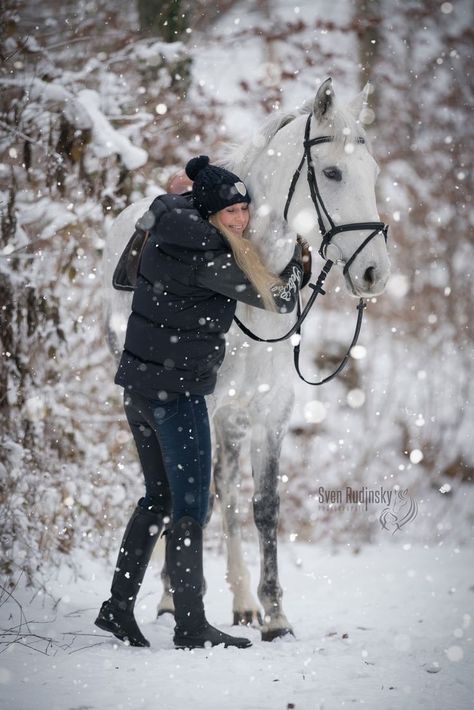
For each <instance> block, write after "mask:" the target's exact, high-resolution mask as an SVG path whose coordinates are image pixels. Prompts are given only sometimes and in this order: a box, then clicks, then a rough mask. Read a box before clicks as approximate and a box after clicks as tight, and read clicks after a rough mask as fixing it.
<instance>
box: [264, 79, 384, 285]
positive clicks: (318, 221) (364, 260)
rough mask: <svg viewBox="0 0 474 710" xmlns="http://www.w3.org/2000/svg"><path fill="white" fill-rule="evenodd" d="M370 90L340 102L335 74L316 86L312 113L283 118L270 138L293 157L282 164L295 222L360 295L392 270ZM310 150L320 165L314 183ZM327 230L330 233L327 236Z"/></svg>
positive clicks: (282, 183) (283, 192)
mask: <svg viewBox="0 0 474 710" xmlns="http://www.w3.org/2000/svg"><path fill="white" fill-rule="evenodd" d="M366 97H367V91H366V90H364V91H363V92H362V93H361V94H360V95H359V96H357V97H356V98H355V99H354V100H353V101H352V102H351V103H350V104H349V105H348V106H345V107H339V106H338V105H337V103H336V100H335V95H334V91H333V88H332V82H331V79H327V80H326V81H325V82H324V83H323V84H322V85H321V86H320V88H319V90H318V92H317V94H316V97H315V99H314V102H313V105H312V107H311V111H310V114H309V116H308V113H306V114H304V115H303V116H299V117H298V118H294V117H292V118H293V120H288V121H286V122H282V125H281V126H280V128H279V129H278V131H277V132H275V134H274V136H273V139H272V140H271V143H270V144H269V145H270V147H271V149H272V153H273V154H278V153H279V155H280V156H283V157H284V158H285V160H284V165H283V164H282V162H283V161H281V162H280V165H279V166H278V172H279V176H278V178H279V179H278V183H279V188H280V189H279V190H278V192H279V193H280V194H279V195H278V197H277V199H278V200H280V205H281V204H282V202H281V201H282V200H283V205H285V200H286V205H287V214H286V219H287V222H288V224H289V227H290V229H292V230H293V231H295V232H297V233H298V234H301V235H302V236H304V237H306V238H307V239H308V240H309V241H310V243H312V244H313V246H315V245H317V246H318V248H320V247H321V244H322V246H323V250H322V251H323V254H324V256H326V257H327V258H329V259H331V260H332V261H334V262H335V263H337V264H339V265H341V266H342V267H343V271H344V275H345V278H346V284H347V288H348V290H349V291H350V293H352V294H353V295H355V296H358V297H360V296H362V297H370V296H375V295H377V294H380V293H381V292H382V291H383V290H384V288H385V284H386V282H387V280H388V277H389V273H390V262H389V258H388V253H387V247H386V239H385V238H384V236H385V235H384V233H383V232H382V231H381V230H382V227H383V226H384V225H382V224H381V223H380V218H379V215H378V212H377V206H376V200H375V182H376V179H377V174H378V167H377V163H376V162H375V160H374V158H373V156H372V155H371V153H370V150H369V148H368V144H367V138H366V136H365V132H364V129H363V126H362V123H361V122H360V120H359V115H360V113H361V110H362V108H363V106H364V103H365V101H366ZM305 127H306V128H305ZM305 130H306V131H307V132H309V135H308V134H307V135H306V140H307V143H306V145H307V149H308V150H309V151H310V153H309V154H308V156H307V159H306V160H305V161H304V162H303V163H302V165H301V173H300V174H299V177H298V178H297V180H296V182H295V183H294V191H293V192H292V196H291V200H290V201H289V203H288V192H289V191H290V193H291V190H290V185H291V184H292V178H293V181H294V176H295V171H296V169H297V167H298V165H300V161H302V159H303V156H304V150H305V142H304V141H305V135H304V131H305ZM318 139H323V140H322V141H321V142H320V141H318ZM324 139H326V140H324ZM308 157H309V158H310V163H311V165H312V167H313V170H314V173H313V174H314V179H313V183H314V185H313V187H312V186H311V184H310V183H311V180H312V178H311V172H312V171H311V170H308ZM308 176H309V177H308ZM269 199H270V200H272V198H271V196H270V195H269ZM280 209H281V207H280ZM370 224H371V225H372V227H370V226H369V225H370ZM365 225H367V226H365ZM377 225H380V227H379V228H378V229H377ZM342 227H344V229H343V230H342V229H341V228H342ZM374 231H375V233H374V234H373V232H374ZM322 233H323V234H324V233H325V234H326V239H322ZM371 234H372V238H370V239H368V237H370V235H371ZM328 235H329V239H328Z"/></svg>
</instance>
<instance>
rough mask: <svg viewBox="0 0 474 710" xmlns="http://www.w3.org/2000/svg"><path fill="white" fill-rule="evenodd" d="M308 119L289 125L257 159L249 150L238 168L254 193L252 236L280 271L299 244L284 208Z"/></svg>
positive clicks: (268, 261)
mask: <svg viewBox="0 0 474 710" xmlns="http://www.w3.org/2000/svg"><path fill="white" fill-rule="evenodd" d="M305 120H306V117H305V116H301V117H298V118H297V119H295V120H294V121H292V123H291V124H289V125H287V126H285V128H284V129H282V130H281V132H278V133H276V134H275V136H273V138H272V139H271V140H270V141H269V142H268V143H267V144H266V145H265V147H264V148H262V149H260V151H259V152H258V153H257V155H256V156H255V158H254V159H253V160H250V159H249V153H248V151H247V152H245V153H244V156H243V159H242V160H241V161H239V162H238V163H236V164H235V168H234V169H235V172H236V173H237V175H239V174H241V175H244V174H245V177H244V179H245V180H246V182H247V184H248V186H249V190H250V194H251V195H252V205H251V213H252V219H251V225H250V226H251V239H252V241H253V242H254V243H255V244H256V245H257V247H258V249H259V251H260V253H261V256H262V259H263V260H264V262H265V264H266V266H267V267H268V268H269V269H270V270H271V271H274V272H276V273H279V272H280V271H282V269H283V268H284V267H285V266H286V264H287V263H288V262H289V260H290V258H291V256H292V254H293V250H294V247H295V240H296V234H295V233H294V232H291V231H290V230H289V228H288V225H287V223H286V222H285V220H284V218H283V211H284V209H285V203H286V199H287V196H288V190H289V187H290V183H291V178H292V176H293V173H294V170H295V169H296V167H297V161H298V160H299V150H300V148H301V151H302V150H303V132H304V123H305ZM283 134H284V135H283ZM269 152H270V154H269ZM239 170H240V173H239Z"/></svg>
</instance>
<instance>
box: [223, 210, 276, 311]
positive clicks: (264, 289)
mask: <svg viewBox="0 0 474 710" xmlns="http://www.w3.org/2000/svg"><path fill="white" fill-rule="evenodd" d="M209 222H210V223H211V224H212V225H214V227H216V229H218V230H219V232H221V234H223V236H224V237H225V239H226V241H227V242H228V243H229V246H230V248H231V249H232V253H233V255H234V258H235V260H236V262H237V264H238V266H239V267H240V268H241V269H242V271H243V272H244V274H245V275H246V276H247V278H248V279H249V281H250V282H251V283H252V285H253V286H254V287H255V289H256V291H257V292H258V293H259V294H260V297H261V299H262V301H263V304H264V306H265V308H266V310H268V311H273V312H276V311H277V307H276V305H275V299H274V298H273V295H272V293H271V288H272V287H274V286H282V285H283V281H282V280H281V278H280V277H279V276H277V275H276V274H273V273H272V272H271V271H269V270H268V269H267V267H266V266H265V264H264V263H263V262H262V259H261V258H260V254H259V253H258V250H257V248H256V246H255V245H254V244H252V242H251V241H250V239H249V238H248V230H245V231H244V233H243V234H242V235H241V236H238V235H237V234H234V233H233V232H232V230H230V229H228V228H227V227H226V226H225V225H224V224H222V221H221V219H220V217H219V214H218V213H216V214H213V215H211V216H210V217H209Z"/></svg>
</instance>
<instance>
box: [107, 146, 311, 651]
mask: <svg viewBox="0 0 474 710" xmlns="http://www.w3.org/2000/svg"><path fill="white" fill-rule="evenodd" d="M186 174H187V175H188V177H189V178H190V179H191V180H193V188H192V193H186V194H185V195H170V194H167V195H162V196H160V197H158V198H156V200H155V201H154V202H153V203H152V205H151V207H150V212H149V213H147V217H151V221H152V222H153V226H152V227H151V228H150V235H149V237H148V240H147V242H146V245H145V247H144V250H143V254H142V257H141V261H140V266H139V271H138V278H137V283H136V287H135V293H134V297H133V303H132V312H131V314H130V317H129V321H128V325H127V332H126V338H125V346H124V351H123V354H122V358H121V361H120V364H119V367H118V370H117V373H116V376H115V383H116V384H118V385H121V386H122V387H123V388H124V407H125V413H126V416H127V420H128V423H129V426H130V429H131V431H132V434H133V437H134V440H135V443H136V446H137V450H138V454H139V457H140V462H141V465H142V468H143V473H144V477H145V492H146V495H145V496H144V497H143V498H141V499H140V500H139V501H138V504H137V506H136V508H135V510H134V512H133V514H132V517H131V519H130V521H129V523H128V525H127V528H126V530H125V534H124V537H123V540H122V544H121V547H120V552H119V556H118V560H117V565H116V569H115V574H114V577H113V581H112V588H111V592H112V596H111V597H110V599H108V600H107V601H105V602H104V603H103V604H102V608H101V610H100V612H99V615H98V617H97V619H96V622H95V623H96V625H97V626H99V628H101V629H104V630H106V631H111V632H112V633H113V634H114V635H115V636H116V637H117V638H119V639H122V640H124V641H126V642H128V643H129V644H130V645H132V646H149V645H150V644H149V642H148V641H147V639H146V638H145V637H144V636H143V635H142V633H141V632H140V629H139V628H138V626H137V623H136V621H135V618H134V615H133V609H134V605H135V600H136V597H137V594H138V591H139V588H140V585H141V583H142V580H143V577H144V574H145V570H146V567H147V565H148V562H149V560H150V557H151V554H152V551H153V548H154V546H155V543H156V541H157V539H158V536H159V534H160V532H161V530H162V528H163V527H164V523H165V522H166V523H169V521H170V517H171V524H170V525H169V526H168V529H167V530H166V564H167V568H168V574H169V576H170V580H171V585H172V590H173V601H174V606H175V622H176V626H175V633H174V643H175V646H176V647H177V648H197V647H204V646H207V645H211V646H214V645H217V644H221V643H223V644H224V645H225V646H237V647H239V648H245V647H247V646H250V645H251V644H250V642H249V641H248V639H245V638H235V637H233V636H230V635H228V634H224V633H222V632H221V631H219V630H218V629H215V628H214V627H212V626H211V625H210V624H209V623H208V622H207V620H206V617H205V614H204V605H203V584H204V578H203V569H202V549H203V548H202V527H203V525H204V523H205V521H206V514H207V511H208V501H209V487H210V479H211V439H210V428H209V419H208V414H207V409H206V402H205V395H207V394H210V393H211V392H213V390H214V387H215V383H216V376H217V371H218V369H219V367H220V365H221V363H222V360H223V358H224V353H225V333H226V332H227V331H228V330H229V328H230V326H231V323H232V319H233V316H234V312H235V308H236V302H237V301H242V302H244V303H247V304H250V305H252V306H258V307H260V308H267V309H270V310H272V311H275V312H289V311H291V310H293V308H294V306H295V304H296V301H297V295H298V289H299V288H300V286H301V282H302V279H303V267H302V255H301V247H300V246H299V244H297V246H296V248H295V251H294V254H293V257H292V259H291V261H290V263H289V264H288V266H287V267H286V268H285V269H284V271H283V272H282V273H281V274H280V276H279V277H277V276H275V274H271V273H269V272H268V270H267V269H266V268H265V266H264V264H263V263H262V261H261V259H260V257H259V255H258V252H257V250H256V249H255V247H254V246H253V244H252V243H251V242H250V241H249V240H248V238H247V235H246V228H247V226H248V223H249V204H250V196H249V194H248V192H247V188H246V187H245V185H244V183H243V182H242V181H241V180H240V179H239V178H238V177H237V175H234V174H233V173H231V172H229V171H227V170H224V169H223V168H220V167H217V166H213V165H210V164H209V158H208V157H207V156H199V157H198V158H193V159H192V160H190V161H189V163H188V164H187V166H186ZM229 247H230V248H229Z"/></svg>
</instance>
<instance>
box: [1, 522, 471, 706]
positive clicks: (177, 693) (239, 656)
mask: <svg viewBox="0 0 474 710" xmlns="http://www.w3.org/2000/svg"><path fill="white" fill-rule="evenodd" d="M472 553H473V550H472V549H469V548H460V549H459V548H447V547H444V546H440V547H432V548H428V547H417V546H413V545H410V543H407V542H406V538H402V536H401V534H400V537H399V538H398V539H397V540H395V539H394V538H393V537H392V539H391V541H390V542H385V541H384V542H383V544H381V545H379V546H372V547H367V548H365V549H363V550H362V551H361V552H359V554H357V555H354V554H353V553H352V552H351V551H349V550H347V549H346V550H341V551H340V552H339V553H337V554H332V553H331V552H329V550H327V549H325V548H323V547H318V546H309V545H304V544H295V543H294V544H286V545H282V547H281V552H280V561H281V562H280V566H281V581H282V584H283V586H284V590H285V591H284V609H285V611H286V613H287V616H288V618H289V619H290V621H291V622H292V624H293V626H294V629H295V634H296V638H294V639H285V640H278V641H275V642H273V643H270V644H269V643H263V642H262V641H260V640H259V633H258V631H257V630H256V629H244V630H241V631H242V633H243V634H245V635H247V636H248V637H249V638H251V639H252V641H253V647H252V648H250V649H248V650H243V651H238V650H234V649H224V648H222V647H218V648H214V649H211V650H204V649H203V650H196V651H193V652H188V651H177V650H175V649H174V648H173V645H172V619H171V618H170V617H162V618H161V619H159V620H157V621H156V620H155V619H154V616H155V608H156V604H157V602H158V600H159V597H160V592H161V584H160V581H159V569H160V554H162V551H161V550H158V553H157V555H156V556H155V558H154V560H153V562H152V566H151V569H150V570H149V573H148V575H147V577H146V579H145V583H144V586H143V592H142V595H141V597H140V601H139V604H138V614H137V616H138V619H139V622H140V624H141V627H142V630H143V631H144V633H145V635H146V636H147V637H148V638H149V639H150V641H151V648H150V649H134V648H127V647H126V646H125V645H123V644H122V643H120V642H117V643H115V640H113V639H112V637H110V636H109V635H107V634H105V633H103V632H101V631H99V630H98V629H95V627H94V626H93V620H94V617H95V614H96V611H97V609H98V607H99V604H100V602H101V601H102V599H103V598H104V597H105V596H106V594H107V591H108V585H109V582H110V575H111V573H112V565H109V566H107V565H104V564H100V563H99V562H97V561H91V560H88V559H83V561H82V573H81V575H80V576H79V577H78V578H76V579H75V578H73V576H72V573H71V572H70V571H66V570H63V571H61V573H60V574H59V575H58V578H57V579H56V580H51V582H50V585H49V589H48V592H50V593H51V595H52V596H53V597H54V598H55V600H58V599H59V601H57V603H55V600H54V599H52V598H49V597H46V596H41V595H34V593H33V592H31V591H30V592H28V591H27V590H25V589H20V586H21V585H20V584H19V585H18V588H17V589H16V590H15V592H14V596H15V600H16V601H13V600H12V599H10V600H5V597H4V596H3V604H2V606H1V607H0V623H1V627H2V629H12V632H13V633H17V634H18V638H17V640H16V641H15V635H11V634H12V632H10V635H5V636H3V637H2V639H1V640H2V645H1V651H2V653H0V707H2V708H8V709H9V710H30V709H31V710H33V709H34V710H43V709H47V710H86V709H87V710H92V709H97V710H99V709H100V710H108V709H110V710H112V709H113V710H132V709H133V710H134V709H135V708H146V709H148V708H150V710H151V709H153V710H156V709H157V708H159V709H160V710H174V709H176V710H178V709H179V710H182V708H185V707H193V708H194V709H195V710H214V709H215V710H220V709H221V708H231V709H235V710H260V709H263V708H265V709H266V708H269V709H270V708H271V709H272V710H277V709H281V710H286V709H287V708H296V710H315V709H318V710H323V709H324V710H332V709H333V708H334V709H336V708H345V707H355V706H362V707H364V708H374V709H375V708H376V709H377V710H380V709H385V708H394V709H398V708H403V709H404V710H411V709H412V708H417V709H418V708H427V709H429V710H437V709H439V710H441V709H442V710H447V709H448V708H456V710H462V709H463V708H472V695H473V691H474V682H473V673H472V669H473V662H474V654H473V649H472V616H473V600H474V572H473V569H474V565H473V561H474V560H473V554H472ZM247 556H248V558H249V563H250V567H251V572H252V580H253V583H254V585H255V586H256V583H257V577H258V560H257V555H256V550H255V548H254V547H253V546H252V547H249V548H247ZM205 563H206V564H205V566H206V577H207V580H208V582H209V592H208V594H207V597H206V604H207V612H208V617H209V619H210V620H211V621H212V622H214V623H216V624H217V625H219V626H220V627H221V628H222V629H224V630H226V631H229V630H230V631H232V629H231V627H230V626H229V622H230V619H231V599H230V593H229V591H228V589H227V585H226V584H225V581H224V569H225V561H224V559H223V557H221V556H220V555H216V554H213V553H211V552H207V554H206V558H205ZM18 603H20V604H21V606H22V613H20V607H19V605H18ZM36 635H37V636H36Z"/></svg>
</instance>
